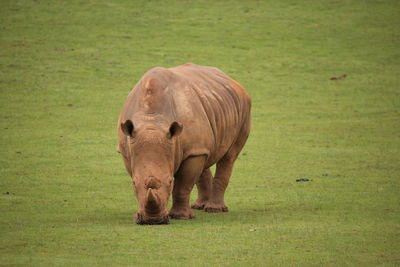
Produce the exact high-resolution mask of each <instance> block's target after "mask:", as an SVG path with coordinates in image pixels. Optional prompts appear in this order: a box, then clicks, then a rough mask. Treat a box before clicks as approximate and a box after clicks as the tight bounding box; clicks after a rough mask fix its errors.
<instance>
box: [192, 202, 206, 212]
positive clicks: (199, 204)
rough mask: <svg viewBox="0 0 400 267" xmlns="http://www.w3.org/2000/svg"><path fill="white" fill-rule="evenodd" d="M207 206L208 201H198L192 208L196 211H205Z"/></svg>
mask: <svg viewBox="0 0 400 267" xmlns="http://www.w3.org/2000/svg"><path fill="white" fill-rule="evenodd" d="M206 205H207V202H206V201H203V202H201V201H196V202H195V203H193V204H192V206H191V208H192V209H196V210H204V207H205V206H206Z"/></svg>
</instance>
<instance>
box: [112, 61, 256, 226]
mask: <svg viewBox="0 0 400 267" xmlns="http://www.w3.org/2000/svg"><path fill="white" fill-rule="evenodd" d="M250 107H251V99H250V97H249V95H248V93H247V92H246V90H245V89H244V88H243V87H242V86H241V85H240V84H239V83H238V82H236V81H235V80H233V79H232V78H230V77H228V76H227V75H226V74H224V73H223V72H222V71H220V70H219V69H217V68H214V67H207V66H199V65H196V64H192V63H187V64H184V65H181V66H177V67H173V68H169V69H166V68H162V67H156V68H153V69H151V70H149V71H148V72H146V73H145V74H144V76H143V77H142V78H141V79H140V80H139V82H138V83H137V84H136V85H135V87H134V88H133V89H132V91H131V92H130V93H129V95H128V97H127V100H126V102H125V104H124V106H123V108H122V112H121V114H120V116H119V119H118V152H119V153H121V155H122V158H123V161H124V164H125V168H126V170H127V171H128V173H129V175H130V176H131V178H132V183H133V188H134V192H135V194H136V197H137V200H138V211H137V213H136V214H135V215H134V220H135V221H136V223H137V224H168V223H169V218H174V219H191V218H194V216H195V214H194V212H193V211H192V209H200V210H204V211H206V212H226V211H228V207H227V206H226V205H225V203H224V194H225V190H226V188H227V186H228V182H229V178H230V176H231V173H232V168H233V165H234V162H235V160H236V159H237V157H238V155H239V153H240V151H241V150H242V148H243V146H244V145H245V143H246V140H247V138H248V136H249V132H250ZM214 164H216V171H215V176H214V177H213V175H212V173H211V171H210V167H211V166H213V165H214ZM195 184H196V186H197V189H198V198H197V200H196V201H195V202H194V204H193V205H192V206H190V205H189V197H190V193H191V191H192V189H193V187H194V185H195ZM171 193H172V198H173V201H172V208H171V209H170V211H169V212H168V207H167V206H168V199H169V196H170V195H171ZM191 208H192V209H191Z"/></svg>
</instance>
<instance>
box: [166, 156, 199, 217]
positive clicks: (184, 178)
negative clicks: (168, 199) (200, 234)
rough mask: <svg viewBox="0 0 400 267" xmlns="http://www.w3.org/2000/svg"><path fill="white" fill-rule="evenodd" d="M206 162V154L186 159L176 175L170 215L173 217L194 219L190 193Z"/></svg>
mask: <svg viewBox="0 0 400 267" xmlns="http://www.w3.org/2000/svg"><path fill="white" fill-rule="evenodd" d="M204 164H205V156H196V157H190V158H188V159H186V160H185V161H184V162H183V163H182V164H181V166H180V168H179V170H178V172H177V174H176V175H175V181H174V189H173V191H172V198H173V200H172V208H171V210H170V212H169V216H170V217H171V218H173V219H192V218H194V217H195V214H194V212H193V211H192V210H191V209H190V206H189V199H190V193H191V191H192V189H193V186H194V184H195V182H196V181H197V180H198V179H199V177H200V175H201V173H202V171H203V169H204Z"/></svg>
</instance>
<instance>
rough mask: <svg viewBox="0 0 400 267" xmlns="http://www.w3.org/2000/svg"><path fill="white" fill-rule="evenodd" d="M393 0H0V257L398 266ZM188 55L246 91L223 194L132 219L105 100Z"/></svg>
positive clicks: (10, 261)
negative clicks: (238, 150) (244, 126)
mask: <svg viewBox="0 0 400 267" xmlns="http://www.w3.org/2000/svg"><path fill="white" fill-rule="evenodd" d="M399 14H400V2H398V1H396V0H393V1H390V0H387V1H384V0H381V1H367V0H360V1H356V0H354V1H353V0H349V1H341V0H329V1H310V0H303V1H295V0H284V1H128V0H126V1H122V0H121V1H105V0H99V1H77V0H68V1H62V0H55V1H45V0H43V1H42V0H34V1H29V0H24V1H22V0H21V1H20V0H13V1H11V0H2V1H1V9H0V22H1V23H0V34H1V35H0V38H1V39H0V90H1V91H0V92H1V93H0V138H1V139H0V140H1V143H0V145H1V149H0V212H1V215H0V223H1V224H0V235H1V241H0V265H6V266H27V265H28V266H29V265H32V266H159V265H166V266H399V265H400V252H399V251H400V193H399V192H400V164H399V162H400V49H399V48H400V26H399V25H400V15H399ZM186 62H194V63H197V64H202V65H211V66H216V67H218V68H220V69H221V70H223V71H224V72H226V73H227V74H228V75H230V76H231V77H233V78H234V79H236V80H238V81H239V82H240V83H242V84H243V85H244V86H245V87H246V88H247V89H248V91H249V93H250V95H251V96H252V99H253V110H252V114H253V115H252V118H253V129H252V133H251V136H250V139H249V141H248V143H247V145H246V147H245V148H244V151H243V153H242V155H241V156H240V158H239V160H238V161H237V163H236V166H235V171H234V174H233V177H232V179H231V183H230V186H229V188H228V191H227V194H226V203H227V205H228V206H229V208H230V212H228V213H223V214H207V213H204V212H201V211H196V216H197V217H196V218H195V219H194V220H190V221H179V220H174V221H172V224H171V225H168V226H139V225H136V224H133V222H132V217H131V216H132V214H133V213H134V212H135V210H136V199H135V197H134V195H133V193H132V188H131V183H130V178H129V176H128V174H127V173H126V171H125V169H124V167H123V163H122V159H121V158H120V155H119V154H117V153H116V144H117V142H116V123H117V118H118V115H119V112H120V110H121V107H122V104H123V102H124V101H125V98H126V96H127V94H128V92H129V91H130V88H132V86H133V85H134V84H135V83H136V81H137V80H138V79H139V78H140V77H141V76H142V75H143V73H144V72H145V71H147V70H148V69H150V68H152V67H154V66H164V67H172V66H176V65H180V64H183V63H186ZM344 74H346V75H347V76H346V77H343V76H342V75H344ZM334 77H337V78H338V79H333V80H332V79H331V78H334ZM298 178H308V179H310V181H309V182H296V179H298ZM195 196H196V192H195V191H194V192H193V194H192V198H193V200H194V198H195Z"/></svg>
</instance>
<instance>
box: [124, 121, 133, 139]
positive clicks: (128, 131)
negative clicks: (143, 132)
mask: <svg viewBox="0 0 400 267" xmlns="http://www.w3.org/2000/svg"><path fill="white" fill-rule="evenodd" d="M121 129H122V132H124V134H125V135H127V136H130V137H134V136H135V126H134V125H133V122H132V121H131V120H126V121H125V122H123V123H121Z"/></svg>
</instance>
